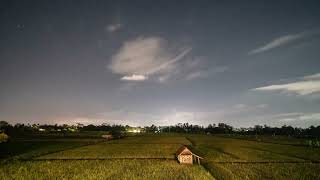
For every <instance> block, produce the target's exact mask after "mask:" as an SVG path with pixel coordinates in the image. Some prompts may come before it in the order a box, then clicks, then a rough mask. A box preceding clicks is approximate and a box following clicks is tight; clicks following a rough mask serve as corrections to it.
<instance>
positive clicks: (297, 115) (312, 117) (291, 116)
mask: <svg viewBox="0 0 320 180" xmlns="http://www.w3.org/2000/svg"><path fill="white" fill-rule="evenodd" d="M274 118H275V119H277V120H278V121H280V122H294V121H320V113H301V112H294V113H285V114H278V115H275V116H274Z"/></svg>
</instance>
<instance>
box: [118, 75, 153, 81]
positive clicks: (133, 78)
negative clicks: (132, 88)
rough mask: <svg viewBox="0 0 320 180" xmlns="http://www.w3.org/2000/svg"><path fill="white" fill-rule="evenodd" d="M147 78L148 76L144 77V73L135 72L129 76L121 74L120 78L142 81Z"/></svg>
mask: <svg viewBox="0 0 320 180" xmlns="http://www.w3.org/2000/svg"><path fill="white" fill-rule="evenodd" d="M147 79H148V77H146V76H144V75H137V74H133V75H131V76H123V77H122V78H121V80H125V81H144V80H147Z"/></svg>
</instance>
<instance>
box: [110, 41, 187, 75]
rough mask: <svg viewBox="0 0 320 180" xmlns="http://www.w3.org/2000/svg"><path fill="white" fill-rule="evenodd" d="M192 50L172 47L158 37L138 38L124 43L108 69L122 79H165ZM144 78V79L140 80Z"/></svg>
mask: <svg viewBox="0 0 320 180" xmlns="http://www.w3.org/2000/svg"><path fill="white" fill-rule="evenodd" d="M191 50H192V48H186V47H178V48H177V47H176V46H175V47H174V46H172V45H170V44H169V43H168V41H166V40H164V39H162V38H160V37H139V38H137V39H133V40H129V41H126V42H125V43H124V44H123V45H122V47H121V48H120V49H119V50H118V51H117V53H115V54H114V55H113V56H112V58H111V63H110V64H109V66H108V67H109V69H111V71H112V72H113V73H115V74H119V75H122V76H123V77H122V78H123V79H125V80H128V79H132V78H129V76H131V77H132V76H133V75H136V77H137V76H140V79H147V78H148V77H149V76H157V77H166V76H168V75H170V74H172V72H174V71H175V70H176V69H177V68H178V66H177V63H178V61H181V60H182V59H183V58H184V57H185V56H186V55H187V54H188V53H190V51H191ZM141 77H144V78H141Z"/></svg>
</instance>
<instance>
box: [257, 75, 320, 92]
mask: <svg viewBox="0 0 320 180" xmlns="http://www.w3.org/2000/svg"><path fill="white" fill-rule="evenodd" d="M253 90H255V91H280V92H285V93H295V94H298V95H310V94H315V93H320V73H318V74H313V75H310V76H304V77H302V78H300V80H299V81H296V82H292V83H287V84H278V85H269V86H264V87H259V88H255V89H253Z"/></svg>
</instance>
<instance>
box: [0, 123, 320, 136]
mask: <svg viewBox="0 0 320 180" xmlns="http://www.w3.org/2000/svg"><path fill="white" fill-rule="evenodd" d="M130 128H133V127H130V126H128V125H125V126H124V125H109V124H101V125H93V124H90V125H83V124H79V123H78V124H77V125H67V124H63V125H57V124H55V125H47V124H45V125H39V124H32V125H31V124H20V123H18V124H15V125H12V124H10V123H8V122H6V121H0V132H4V133H6V134H8V135H9V136H15V135H19V134H20V135H21V134H28V133H34V132H39V131H45V132H50V133H67V132H81V131H108V132H111V133H112V134H119V133H121V132H126V131H128V129H130ZM134 128H139V129H141V131H139V132H146V133H201V134H241V135H273V136H276V135H286V136H295V137H320V126H310V127H308V128H298V127H292V126H286V125H284V126H282V127H270V126H267V125H263V126H261V125H256V126H254V127H250V128H234V127H232V126H231V125H228V124H226V123H218V124H209V125H208V126H206V127H204V126H199V125H193V124H189V123H178V124H176V125H173V126H155V125H151V126H145V127H134Z"/></svg>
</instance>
